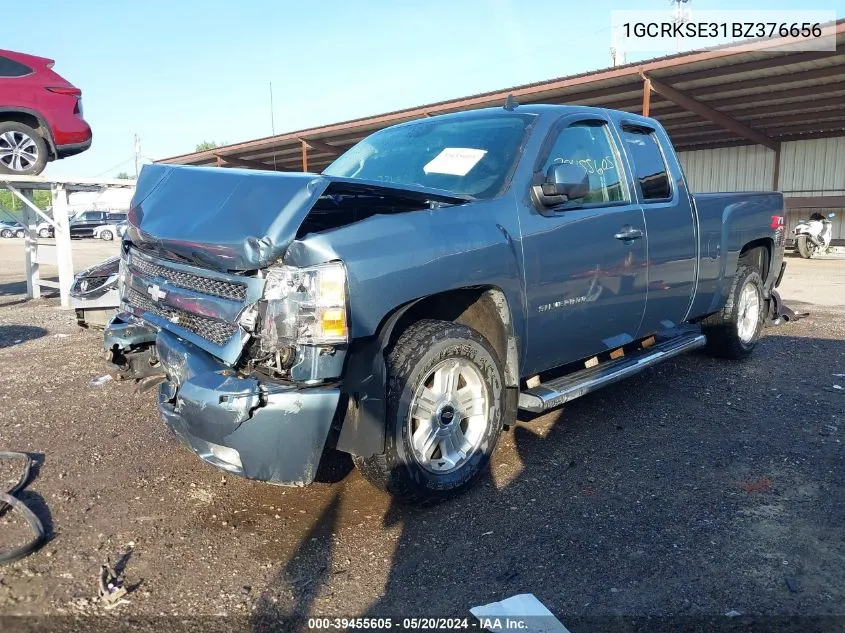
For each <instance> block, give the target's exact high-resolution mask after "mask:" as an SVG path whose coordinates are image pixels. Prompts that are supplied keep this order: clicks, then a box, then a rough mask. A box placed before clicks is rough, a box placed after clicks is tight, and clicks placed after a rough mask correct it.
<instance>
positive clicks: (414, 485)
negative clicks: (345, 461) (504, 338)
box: [353, 320, 504, 504]
mask: <svg viewBox="0 0 845 633" xmlns="http://www.w3.org/2000/svg"><path fill="white" fill-rule="evenodd" d="M386 363H387V371H388V380H387V385H388V390H387V409H386V420H385V452H384V454H382V455H374V456H371V457H359V456H353V461H354V462H355V465H356V466H357V467H358V469H359V470H360V471H361V473H362V474H363V475H364V477H366V478H367V479H368V480H369V481H370V482H371V483H373V484H375V485H376V486H378V487H379V488H382V489H384V490H387V491H388V492H390V493H391V494H392V495H394V496H395V497H397V498H399V499H400V500H402V501H405V502H409V503H422V504H427V503H433V502H437V501H440V500H443V499H447V498H449V497H454V496H456V495H458V494H460V493H462V492H464V491H465V490H467V489H469V488H470V487H472V485H473V484H474V483H475V482H476V481H477V480H478V478H479V477H480V476H481V475H482V474H483V473H484V471H485V470H486V469H487V467H488V465H489V462H490V455H491V454H492V452H493V449H494V448H495V447H496V443H497V442H498V440H499V435H500V434H501V431H502V422H503V420H502V416H503V412H504V370H503V368H502V363H501V361H500V360H499V358H498V357H497V356H496V352H495V351H493V348H492V347H491V346H490V344H489V343H488V342H487V341H486V340H485V339H484V337H482V336H481V335H480V334H479V333H478V332H476V331H475V330H473V329H471V328H468V327H466V326H463V325H457V324H455V323H451V322H449V321H434V320H424V321H419V322H417V323H415V324H413V325H411V326H410V327H408V329H407V330H405V332H403V333H402V335H401V336H400V337H399V340H398V341H397V342H396V344H395V345H394V346H393V347H392V348H391V350H390V352H389V353H388V354H387V357H386Z"/></svg>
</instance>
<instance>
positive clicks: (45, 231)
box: [35, 222, 55, 237]
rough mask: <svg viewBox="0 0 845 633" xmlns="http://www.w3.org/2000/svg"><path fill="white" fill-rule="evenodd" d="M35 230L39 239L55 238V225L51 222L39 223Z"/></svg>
mask: <svg viewBox="0 0 845 633" xmlns="http://www.w3.org/2000/svg"><path fill="white" fill-rule="evenodd" d="M35 230H36V232H37V233H38V237H54V233H55V231H54V229H53V225H52V224H50V223H49V222H39V223H38V224H37V225H36V226H35Z"/></svg>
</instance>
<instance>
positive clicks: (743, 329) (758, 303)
mask: <svg viewBox="0 0 845 633" xmlns="http://www.w3.org/2000/svg"><path fill="white" fill-rule="evenodd" d="M765 318H766V309H765V301H764V299H763V278H762V277H761V276H760V273H759V272H758V271H757V269H756V268H755V267H754V266H751V265H749V264H748V263H747V262H744V261H743V260H742V259H740V260H739V265H738V266H737V270H736V275H735V276H734V280H733V284H732V286H731V290H730V293H729V294H728V300H727V301H726V302H725V306H724V307H723V308H722V310H721V311H720V312H717V313H716V314H713V315H711V316H709V317H707V318H706V319H705V320H704V321H703V322H702V323H701V329H702V331H703V332H704V334H705V336H706V337H707V351H708V352H709V353H710V354H712V355H713V356H716V357H719V358H730V359H740V358H745V357H747V356H748V355H749V354H751V352H752V350H753V349H754V346H755V345H756V344H757V340H758V339H759V338H760V333H761V332H762V331H763V322H764V321H765Z"/></svg>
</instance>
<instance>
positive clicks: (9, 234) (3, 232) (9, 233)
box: [0, 229, 14, 237]
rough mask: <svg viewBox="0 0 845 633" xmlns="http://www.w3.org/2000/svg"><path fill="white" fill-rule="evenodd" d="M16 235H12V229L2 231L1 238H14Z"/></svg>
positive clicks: (0, 232)
mask: <svg viewBox="0 0 845 633" xmlns="http://www.w3.org/2000/svg"><path fill="white" fill-rule="evenodd" d="M12 235H14V233H12V231H11V229H3V230H2V231H0V237H12Z"/></svg>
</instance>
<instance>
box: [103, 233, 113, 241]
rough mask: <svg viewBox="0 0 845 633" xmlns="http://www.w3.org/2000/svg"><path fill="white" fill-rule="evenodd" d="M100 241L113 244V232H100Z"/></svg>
mask: <svg viewBox="0 0 845 633" xmlns="http://www.w3.org/2000/svg"><path fill="white" fill-rule="evenodd" d="M100 239H101V240H106V241H107V242H111V241H112V240H113V239H114V233H112V232H111V231H100Z"/></svg>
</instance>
